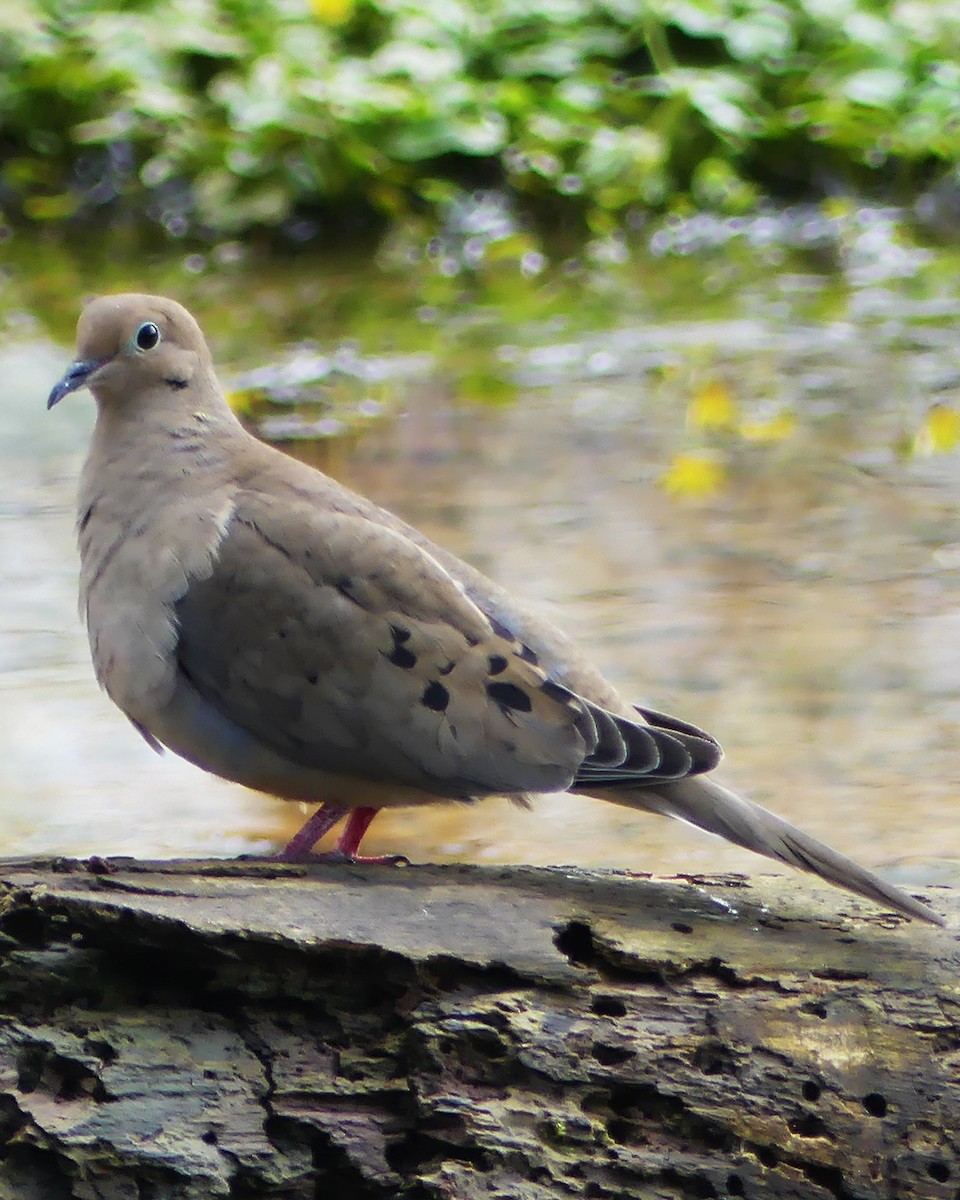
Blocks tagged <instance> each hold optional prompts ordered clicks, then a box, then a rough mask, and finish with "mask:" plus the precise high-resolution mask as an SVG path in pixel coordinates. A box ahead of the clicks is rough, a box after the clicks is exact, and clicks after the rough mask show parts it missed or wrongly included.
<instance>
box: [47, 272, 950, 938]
mask: <svg viewBox="0 0 960 1200" xmlns="http://www.w3.org/2000/svg"><path fill="white" fill-rule="evenodd" d="M77 343H78V346H77V361H76V362H75V363H74V364H73V365H72V366H71V367H70V369H69V370H68V372H67V374H66V375H65V376H64V379H63V380H62V381H61V383H60V384H58V385H57V387H56V388H54V390H53V392H52V393H51V397H50V405H51V406H52V405H53V404H55V403H57V402H58V401H59V400H60V399H61V398H62V397H63V396H64V395H65V394H66V393H67V392H70V391H74V390H76V389H77V388H80V387H89V388H90V389H91V391H92V392H93V394H94V396H95V398H96V401H97V409H98V415H97V424H96V428H95V431H94V434H93V438H92V442H91V446H90V453H89V456H88V458H87V461H86V464H85V466H84V469H83V474H82V478H81V482H80V494H79V541H80V553H81V576H80V600H81V609H82V612H83V615H84V618H85V620H86V622H87V627H88V630H89V636H90V646H91V651H92V656H93V662H94V667H95V669H96V673H97V678H98V680H99V681H100V684H101V685H102V687H103V688H104V689H105V690H106V692H107V693H108V694H109V695H110V697H111V698H112V699H113V700H114V702H115V703H116V704H117V705H118V707H119V708H120V709H121V710H122V711H123V712H124V713H126V715H127V716H128V717H129V718H130V720H131V721H132V722H133V724H134V725H135V726H136V727H137V728H138V729H139V730H140V732H141V733H142V734H143V736H144V737H146V738H147V740H148V741H149V742H150V743H151V744H153V745H155V746H156V745H163V746H168V747H169V748H170V749H171V750H173V751H175V752H176V753H177V754H180V755H182V756H183V757H184V758H187V759H189V760H190V761H191V762H194V763H196V764H197V765H198V766H200V767H203V768H204V769H206V770H208V771H212V772H214V773H215V774H217V775H221V776H223V777H225V778H227V779H232V780H235V781H237V782H239V783H243V784H246V785H248V786H250V787H255V788H258V789H261V790H264V791H268V792H272V793H274V794H276V795H278V796H282V797H285V798H288V799H293V800H302V801H311V802H316V803H320V802H323V803H324V804H326V805H327V806H328V807H329V808H330V811H331V812H332V813H334V815H335V816H336V815H337V814H339V815H343V812H347V811H351V810H359V809H366V810H372V809H378V808H381V807H384V806H387V805H411V804H427V803H437V802H441V801H443V800H458V799H461V800H463V799H477V798H481V797H483V796H487V795H492V794H501V795H508V796H512V797H514V798H515V799H517V800H521V801H522V800H524V799H525V798H526V796H527V795H528V793H530V792H536V791H559V790H573V791H579V792H583V793H587V794H590V795H595V796H600V797H603V798H604V799H607V800H610V801H613V802H614V803H617V804H622V805H626V806H628V807H631V808H639V809H647V810H649V811H651V812H658V813H662V814H663V815H665V816H670V817H677V818H679V819H681V820H684V821H688V822H689V823H691V824H693V825H697V826H699V827H700V828H702V829H705V830H708V831H709V832H711V833H715V834H718V835H719V836H721V837H723V838H726V839H727V840H728V841H731V842H734V843H736V844H737V845H740V846H744V847H746V848H747V849H750V850H754V851H756V852H757V853H759V854H763V855H766V856H767V857H768V858H772V859H775V860H777V861H780V862H785V863H789V864H790V865H791V866H794V867H799V868H800V869H801V870H805V871H811V872H813V873H814V874H816V875H819V876H821V877H822V878H824V879H826V880H829V881H830V882H832V883H835V884H838V885H839V886H841V887H845V888H848V889H850V890H851V891H854V892H857V893H859V894H861V895H863V896H867V897H869V898H870V899H872V900H875V901H877V902H878V903H880V904H883V905H884V906H886V907H888V908H893V909H895V910H896V911H898V912H901V913H904V914H907V915H909V916H914V917H920V918H922V919H923V920H927V921H932V922H934V923H940V918H939V917H938V916H937V915H936V914H935V913H933V912H932V911H931V910H930V909H929V908H927V907H926V906H925V905H923V904H921V903H920V902H918V901H916V900H914V899H913V898H912V897H910V896H908V895H906V894H905V893H904V892H902V891H900V890H899V889H897V888H895V887H893V886H892V885H890V884H887V883H885V882H884V881H882V880H881V879H879V878H878V877H877V876H875V875H873V874H872V873H871V872H869V871H867V870H865V869H864V868H862V867H859V866H858V865H857V864H856V863H854V862H852V861H851V860H850V859H848V858H845V857H844V856H843V855H840V854H838V853H836V852H835V851H833V850H831V849H830V848H829V847H827V846H825V845H823V844H822V843H821V842H818V841H817V840H816V839H814V838H812V837H809V836H808V835H807V834H804V833H802V832H801V831H800V830H798V829H795V828H793V827H792V826H791V825H789V824H788V823H787V822H786V821H784V820H782V819H781V818H779V817H777V816H775V815H774V814H772V813H770V812H767V811H766V810H764V809H762V808H760V807H758V806H757V805H755V804H752V803H751V802H750V801H748V800H744V799H742V798H740V797H738V796H735V795H734V794H733V793H732V792H729V791H727V790H726V789H725V788H723V787H721V786H720V785H719V784H717V783H715V782H713V781H712V780H709V779H705V778H703V777H702V776H703V774H704V773H705V772H708V771H710V770H712V769H713V768H714V767H715V766H716V765H717V763H718V762H719V761H720V757H721V752H720V748H719V746H718V745H717V743H716V741H715V740H714V739H713V738H711V737H710V736H709V735H708V734H706V733H704V732H703V731H701V730H699V729H697V728H695V727H694V726H692V725H688V724H686V723H684V722H681V721H677V720H676V719H674V718H670V717H666V716H664V715H662V714H659V713H655V712H652V711H650V710H640V709H637V708H634V707H633V706H631V705H630V704H629V703H627V701H626V700H624V699H623V698H622V697H620V696H619V695H618V694H617V693H616V691H615V690H614V689H613V688H612V686H611V685H610V684H609V683H608V682H607V681H606V680H605V679H604V678H603V677H602V675H601V674H600V673H599V672H598V671H597V669H596V668H595V667H593V666H592V665H591V664H590V663H589V661H587V659H586V658H585V657H584V655H583V654H582V652H580V651H579V650H578V649H577V648H576V647H575V646H574V645H573V644H572V643H571V642H570V641H569V640H568V639H567V638H566V637H565V636H564V635H563V634H561V633H560V632H559V631H558V630H556V629H555V628H553V627H552V626H551V625H549V624H548V623H546V622H544V621H543V620H542V619H541V618H540V617H538V616H536V615H534V614H532V613H531V612H530V611H528V610H527V609H526V608H525V607H524V606H523V605H521V604H520V603H519V602H518V601H516V600H515V599H514V598H512V597H511V596H510V595H509V594H508V593H507V592H505V591H504V590H503V589H502V588H500V587H499V586H497V585H496V584H494V583H492V582H491V581H490V580H488V579H486V578H485V577H484V576H482V575H481V574H480V573H479V572H477V571H475V570H474V569H473V568H471V567H469V566H468V565H467V564H465V563H463V562H461V561H460V560H459V559H457V558H456V557H455V556H453V555H452V554H449V553H448V552H446V551H444V550H443V549H441V548H440V547H438V546H435V545H433V544H432V543H431V542H430V541H428V539H426V538H425V537H423V536H422V535H421V534H419V533H418V532H417V531H416V530H414V529H412V528H411V527H410V526H408V525H406V524H405V523H404V522H403V521H401V520H400V519H399V518H397V517H395V516H394V515H393V514H391V513H389V512H387V511H385V510H384V509H381V508H378V507H377V506H376V505H374V504H372V503H370V502H369V501H367V500H365V499H363V498H362V497H360V496H358V495H356V494H354V493H353V492H350V491H349V490H347V489H346V488H343V487H341V486H340V485H339V484H337V483H336V482H334V481H333V480H331V479H329V478H327V477H326V476H324V475H322V474H321V473H320V472H318V471H315V470H313V469H312V468H310V467H307V466H305V465H304V464H302V463H300V462H297V461H295V460H293V459H291V458H289V457H287V456H285V455H283V454H281V453H280V452H279V451H277V450H275V449H273V448H271V447H269V446H266V445H264V444H263V443H261V442H259V441H258V440H257V439H256V438H254V437H252V436H251V435H250V434H248V433H247V432H246V431H245V430H244V428H243V427H242V425H241V424H240V422H239V421H238V420H237V419H236V417H235V416H234V415H233V413H232V412H231V410H230V408H229V406H228V405H227V403H226V400H225V399H224V397H223V394H222V392H221V390H220V387H219V385H218V383H217V380H216V376H215V373H214V369H213V364H212V362H211V358H210V354H209V351H208V349H207V347H206V344H205V342H204V339H203V335H202V334H201V332H200V330H199V328H198V327H197V325H196V323H195V321H194V320H193V318H192V317H191V316H190V314H189V313H188V312H186V310H185V309H183V308H181V307H180V306H179V305H178V304H176V303H174V302H173V301H172V300H166V299H163V298H160V297H152V296H139V295H123V296H107V297H103V298H101V299H98V300H95V301H93V302H92V303H91V304H90V305H88V306H87V308H85V309H84V311H83V313H82V315H81V318H80V322H79V326H78V334H77ZM341 810H342V812H341ZM363 828H364V829H365V828H366V825H365V824H364V825H363ZM357 840H359V839H357Z"/></svg>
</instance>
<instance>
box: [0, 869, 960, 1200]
mask: <svg viewBox="0 0 960 1200" xmlns="http://www.w3.org/2000/svg"><path fill="white" fill-rule="evenodd" d="M0 888H2V892H0V896H2V903H0V930H2V934H0V954H2V959H0V1073H2V1084H0V1200H74V1198H76V1200H201V1198H202V1200H209V1198H219V1197H254V1196H256V1197H277V1198H280V1197H282V1198H284V1200H307V1198H310V1200H313V1198H315V1197H324V1198H325V1200H326V1198H331V1200H340V1198H342V1200H367V1198H371V1200H372V1198H380V1197H388V1196H397V1197H405V1198H411V1200H435V1198H436V1200H439V1198H454V1197H455V1198H457V1200H459V1198H461V1197H462V1198H465V1200H473V1198H475V1197H476V1198H479V1197H484V1200H489V1198H496V1197H501V1198H503V1200H507V1198H510V1200H541V1198H542V1200H546V1198H548V1197H550V1198H553V1197H598V1198H600V1197H610V1198H614V1197H616V1198H617V1200H621V1198H629V1197H642V1198H643V1200H648V1198H650V1200H653V1198H657V1200H675V1198H676V1200H679V1198H686V1197H714V1196H716V1197H726V1196H744V1197H757V1198H760V1197H763V1198H764V1200H767V1198H770V1200H779V1198H781V1197H784V1198H785V1197H793V1198H798V1200H800V1198H802V1200H819V1198H821V1197H822V1198H824V1200H860V1198H872V1197H884V1198H886V1197H891V1198H893V1197H924V1198H926V1197H930V1198H931V1200H932V1198H939V1197H944V1198H949V1200H956V1198H957V1196H958V1194H960V1134H958V1130H960V1075H958V1070H957V1068H958V1063H960V971H958V956H957V944H956V934H955V930H956V928H957V924H958V921H957V917H958V906H957V902H956V899H955V898H954V897H953V896H952V895H951V894H950V893H949V892H947V891H944V890H940V889H938V890H937V891H936V892H935V893H934V894H933V899H934V904H935V907H937V908H938V909H940V910H941V911H945V912H947V913H948V915H949V917H950V922H951V924H950V927H949V928H948V929H946V930H938V929H933V928H928V927H923V926H921V925H919V924H916V923H914V924H909V923H907V922H904V921H902V920H901V919H900V918H898V917H894V916H887V915H883V914H881V913H879V912H878V911H877V910H876V909H874V908H872V907H871V906H870V905H868V904H867V903H866V902H863V903H861V902H858V901H856V900H854V899H852V898H850V897H848V896H846V895H844V894H842V893H840V892H836V891H827V890H817V889H815V888H814V887H813V886H811V885H808V884H806V882H805V881H798V880H796V879H793V878H791V879H789V880H783V879H770V878H766V879H751V880H746V879H744V878H742V877H731V876H728V877H722V878H709V879H698V878H693V877H690V878H682V879H676V880H654V879H650V878H646V877H638V876H628V875H620V874H612V873H601V872H596V871H589V872H588V871H579V870H575V869H566V868H564V869H552V870H541V869H532V868H476V867H456V866H454V867H450V866H447V867H429V866H424V867H411V868H407V869H402V870H400V869H390V868H370V867H354V866H347V865H345V866H316V867H309V868H304V867H298V866H281V865H276V864H266V863H261V862H243V861H237V862H219V861H214V862H167V863H145V862H135V861H132V860H123V859H119V860H112V861H110V862H108V863H103V862H101V861H99V860H92V861H91V862H89V863H81V862H76V861H67V860H43V861H40V860H37V861H24V860H18V861H6V862H0Z"/></svg>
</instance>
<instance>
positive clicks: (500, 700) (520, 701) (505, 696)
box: [487, 683, 533, 712]
mask: <svg viewBox="0 0 960 1200" xmlns="http://www.w3.org/2000/svg"><path fill="white" fill-rule="evenodd" d="M487 695H488V696H489V697H490V699H491V700H493V701H494V703H496V704H499V705H500V707H501V708H507V709H513V711H514V712H529V711H530V710H531V709H532V708H533V701H532V700H531V699H530V697H529V696H528V695H527V693H526V692H525V691H524V690H523V688H519V687H517V685H516V684H515V683H488V684H487Z"/></svg>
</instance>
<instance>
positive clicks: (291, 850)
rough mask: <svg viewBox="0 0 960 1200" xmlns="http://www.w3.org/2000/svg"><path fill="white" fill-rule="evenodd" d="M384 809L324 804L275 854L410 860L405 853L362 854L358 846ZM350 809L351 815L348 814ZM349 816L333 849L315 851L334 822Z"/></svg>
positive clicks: (285, 858)
mask: <svg viewBox="0 0 960 1200" xmlns="http://www.w3.org/2000/svg"><path fill="white" fill-rule="evenodd" d="M379 811H380V810H379V809H378V808H354V809H352V810H350V809H346V808H338V807H337V806H336V805H333V804H323V805H321V806H320V808H318V809H317V811H316V812H315V813H314V814H313V816H312V817H311V818H310V819H309V820H308V821H307V822H306V823H305V824H304V826H303V828H302V829H300V830H299V831H298V832H297V833H295V834H294V835H293V837H292V838H291V839H290V841H289V842H287V844H286V845H285V846H284V848H283V849H282V850H281V851H280V853H279V854H275V855H272V856H271V857H272V858H273V859H274V861H276V862H350V863H360V864H363V865H366V864H372V865H375V866H397V865H398V864H400V863H408V862H409V859H406V858H404V856H403V855H402V854H378V855H371V856H369V857H368V856H366V855H359V854H357V850H358V849H359V847H360V843H361V842H362V841H363V838H364V835H365V834H366V832H367V830H368V829H369V828H370V823H371V821H372V820H373V818H374V817H375V816H376V815H377V813H378V812H379ZM348 813H349V816H347V814H348ZM344 817H347V825H346V828H345V829H344V831H343V833H342V834H341V835H340V837H339V838H338V840H337V844H336V846H335V847H334V848H333V849H332V850H323V851H315V850H314V849H313V847H314V846H315V845H316V844H317V842H318V841H319V840H320V839H321V838H322V837H323V835H324V834H325V833H327V832H329V830H331V829H332V828H333V827H334V825H336V824H337V823H338V822H339V821H342V820H343V818H344Z"/></svg>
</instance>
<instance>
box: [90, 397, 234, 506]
mask: <svg viewBox="0 0 960 1200" xmlns="http://www.w3.org/2000/svg"><path fill="white" fill-rule="evenodd" d="M250 442H255V439H252V438H251V437H250V435H249V434H248V433H247V432H246V430H245V429H244V428H243V426H242V425H241V424H240V422H239V421H238V420H237V418H236V417H235V416H234V414H233V412H232V411H231V409H230V406H229V405H228V404H227V402H226V400H225V398H224V396H223V393H222V392H221V391H220V388H219V386H218V385H217V384H216V381H215V380H213V381H212V386H211V384H210V382H207V385H206V386H203V387H196V386H194V384H193V383H192V382H191V384H190V385H188V386H187V387H184V388H182V389H179V390H176V391H173V392H171V390H170V389H169V388H167V387H164V388H159V387H158V388H156V389H153V390H152V391H151V392H148V393H145V394H143V395H141V396H140V397H139V398H138V403H137V404H136V405H135V406H134V405H124V404H118V403H113V402H111V401H110V400H109V399H107V398H104V399H101V398H99V397H98V406H97V424H96V427H95V429H94V432H93V437H92V439H91V442H90V452H89V454H88V456H87V461H86V463H85V464H84V467H83V472H82V474H81V478H80V494H79V508H80V514H81V520H82V518H83V514H84V513H85V512H87V511H88V510H89V509H90V508H91V507H93V506H95V507H96V508H97V509H98V510H99V511H100V512H101V513H106V512H108V511H109V512H111V513H112V515H113V517H114V519H115V520H117V521H118V522H120V523H121V524H123V525H126V524H128V523H129V522H131V521H134V522H135V521H136V520H137V514H140V513H144V512H149V511H150V510H151V509H156V508H158V507H165V506H168V505H170V504H178V503H180V502H181V501H182V500H184V499H186V498H187V497H190V496H192V495H194V494H196V493H198V492H200V493H202V492H203V490H204V489H209V488H211V487H215V486H216V485H217V484H218V483H220V482H226V481H227V480H228V479H229V478H230V477H231V474H232V472H233V470H234V465H235V463H236V462H237V460H238V458H240V457H242V453H243V450H244V448H245V447H246V446H247V445H248V444H249V443H250Z"/></svg>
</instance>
